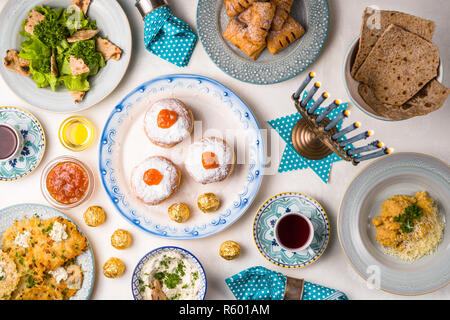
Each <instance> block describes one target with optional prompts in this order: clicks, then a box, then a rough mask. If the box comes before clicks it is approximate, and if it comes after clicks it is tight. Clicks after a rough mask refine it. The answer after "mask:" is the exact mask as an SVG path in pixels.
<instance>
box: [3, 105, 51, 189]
mask: <svg viewBox="0 0 450 320" xmlns="http://www.w3.org/2000/svg"><path fill="white" fill-rule="evenodd" d="M0 123H7V124H9V125H11V126H13V127H15V128H16V129H17V130H19V131H20V133H21V134H22V136H23V140H24V146H23V149H22V151H21V152H20V154H19V155H18V156H17V157H15V158H13V159H10V160H8V161H0V181H15V180H19V179H21V178H23V177H26V176H27V175H29V174H30V173H31V172H33V171H34V170H35V169H36V168H37V167H38V165H39V163H40V162H41V160H42V158H43V157H44V153H45V146H46V141H45V133H44V129H43V128H42V126H41V124H40V123H39V120H38V119H36V118H35V117H34V116H33V115H32V114H31V113H29V112H28V111H25V110H23V109H20V108H16V107H0Z"/></svg>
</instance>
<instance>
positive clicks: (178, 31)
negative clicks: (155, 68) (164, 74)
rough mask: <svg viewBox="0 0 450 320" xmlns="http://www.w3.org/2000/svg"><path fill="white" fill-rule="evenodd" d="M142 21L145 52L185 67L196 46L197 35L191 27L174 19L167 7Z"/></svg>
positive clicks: (150, 14)
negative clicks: (143, 23) (143, 22)
mask: <svg viewBox="0 0 450 320" xmlns="http://www.w3.org/2000/svg"><path fill="white" fill-rule="evenodd" d="M144 21H145V29H144V42H145V47H146V48H147V50H148V51H150V52H151V53H153V54H154V55H156V56H158V57H160V58H162V59H164V60H167V61H169V62H170V63H173V64H175V65H177V66H179V67H185V66H187V65H188V63H189V60H190V59H191V56H192V52H193V51H194V48H195V45H196V44H197V35H196V34H195V32H194V31H193V30H192V29H191V27H190V26H189V25H188V24H187V23H186V22H184V21H182V20H180V19H178V18H177V17H175V16H174V15H173V13H172V9H171V8H170V7H169V6H163V7H160V8H158V9H156V10H154V11H152V12H150V13H149V14H148V15H147V16H146V17H145V19H144Z"/></svg>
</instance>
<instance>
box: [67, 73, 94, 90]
mask: <svg viewBox="0 0 450 320" xmlns="http://www.w3.org/2000/svg"><path fill="white" fill-rule="evenodd" d="M87 77H88V74H87V73H85V74H81V75H79V76H72V75H64V76H61V77H60V79H61V80H62V81H63V82H64V84H65V85H66V87H67V90H69V91H89V89H90V88H91V86H90V84H89V81H88V80H87Z"/></svg>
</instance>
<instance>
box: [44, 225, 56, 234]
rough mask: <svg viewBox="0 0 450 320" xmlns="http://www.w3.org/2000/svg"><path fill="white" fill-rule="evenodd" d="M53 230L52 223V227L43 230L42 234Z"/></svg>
mask: <svg viewBox="0 0 450 320" xmlns="http://www.w3.org/2000/svg"><path fill="white" fill-rule="evenodd" d="M52 229H53V223H50V225H49V226H48V227H47V228H44V229H42V234H46V233H48V232H50V231H52Z"/></svg>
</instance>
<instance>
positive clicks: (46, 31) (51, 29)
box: [33, 17, 70, 48]
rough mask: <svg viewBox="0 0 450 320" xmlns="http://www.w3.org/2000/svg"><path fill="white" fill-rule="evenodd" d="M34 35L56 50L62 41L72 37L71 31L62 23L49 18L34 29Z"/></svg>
mask: <svg viewBox="0 0 450 320" xmlns="http://www.w3.org/2000/svg"><path fill="white" fill-rule="evenodd" d="M33 33H34V35H35V36H36V37H37V38H38V39H39V40H41V41H42V43H44V44H45V45H46V46H47V47H49V48H56V47H57V46H58V45H59V44H60V43H61V41H63V40H65V39H66V38H67V37H69V36H70V31H69V29H67V28H66V26H65V25H63V24H62V22H60V21H54V20H53V19H49V18H48V17H46V19H45V20H44V21H43V22H41V23H39V24H38V25H36V26H35V27H34V30H33Z"/></svg>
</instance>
